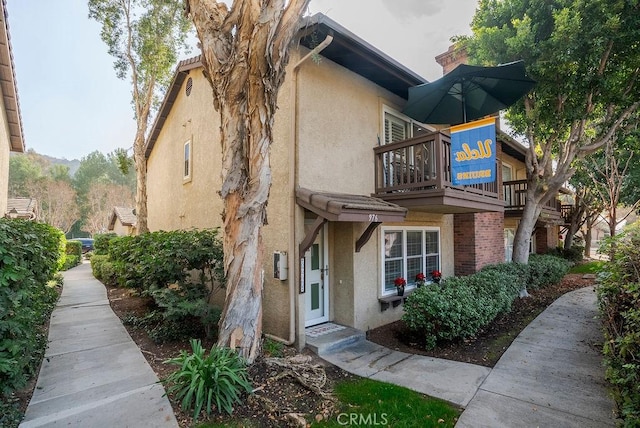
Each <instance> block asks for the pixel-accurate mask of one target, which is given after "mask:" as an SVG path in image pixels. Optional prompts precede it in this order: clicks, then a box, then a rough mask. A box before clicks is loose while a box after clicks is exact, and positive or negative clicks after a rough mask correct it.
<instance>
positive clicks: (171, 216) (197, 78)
mask: <svg viewBox="0 0 640 428" xmlns="http://www.w3.org/2000/svg"><path fill="white" fill-rule="evenodd" d="M189 77H191V78H193V87H192V90H191V94H190V95H189V96H186V94H185V91H184V85H185V84H186V81H187V79H185V82H184V83H183V88H182V89H181V90H180V93H179V95H178V97H177V98H176V101H175V103H174V106H173V108H172V110H171V113H170V114H169V117H168V118H167V121H166V122H165V125H164V127H163V128H162V132H161V133H160V135H159V137H158V140H157V142H156V144H155V146H154V148H153V151H152V152H151V155H150V156H149V159H148V161H147V168H148V179H147V183H148V184H147V191H148V211H149V216H148V223H149V229H150V230H174V229H188V228H191V227H195V228H205V227H215V226H219V225H220V222H221V220H220V213H221V212H222V201H221V200H220V197H219V196H218V194H217V191H218V189H220V182H221V180H220V167H221V165H222V161H221V154H220V145H219V138H218V137H217V135H218V133H219V123H220V121H219V116H218V115H216V114H215V112H214V109H213V106H212V102H213V98H212V93H211V87H210V86H209V83H208V82H207V80H206V79H205V78H204V76H203V74H202V69H194V70H191V71H190V73H189ZM189 140H191V150H192V173H191V177H192V179H191V181H186V182H185V181H184V180H183V159H184V155H183V150H184V143H185V142H186V141H189Z"/></svg>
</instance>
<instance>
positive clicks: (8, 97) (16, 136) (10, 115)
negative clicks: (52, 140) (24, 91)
mask: <svg viewBox="0 0 640 428" xmlns="http://www.w3.org/2000/svg"><path fill="white" fill-rule="evenodd" d="M0 5H1V6H2V14H1V16H0V18H1V19H2V20H3V21H4V22H3V23H2V25H0V86H1V88H2V101H3V103H4V109H5V114H6V118H7V126H8V128H9V146H10V149H11V151H13V152H20V153H22V152H24V149H25V147H24V137H23V128H22V116H21V114H20V102H19V100H18V89H17V86H16V74H15V66H14V63H13V54H12V50H11V37H10V36H9V20H8V18H7V17H8V15H7V5H6V0H2V2H1V3H0Z"/></svg>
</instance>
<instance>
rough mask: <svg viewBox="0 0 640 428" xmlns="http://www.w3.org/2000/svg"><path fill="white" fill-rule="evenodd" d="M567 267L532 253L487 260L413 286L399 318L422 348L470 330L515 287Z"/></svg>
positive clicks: (506, 303)
mask: <svg viewBox="0 0 640 428" xmlns="http://www.w3.org/2000/svg"><path fill="white" fill-rule="evenodd" d="M568 269H569V263H568V262H566V261H565V260H563V259H561V258H558V257H555V256H550V255H545V256H537V255H536V256H534V255H532V256H531V258H530V261H529V264H518V263H500V264H495V265H489V266H486V267H484V268H483V269H481V270H480V271H479V272H477V273H475V274H473V275H468V276H464V277H450V278H447V279H446V280H444V281H443V282H442V283H440V284H432V285H430V286H428V287H421V288H418V289H416V290H415V291H414V292H413V293H412V294H411V295H410V296H409V297H408V298H407V301H406V303H405V305H404V314H403V316H402V320H403V321H404V322H405V324H406V325H407V327H408V328H409V329H410V330H411V331H412V333H415V334H420V335H423V336H424V339H425V344H426V347H427V349H433V348H434V347H435V346H436V344H437V342H438V341H442V340H449V341H451V340H458V339H464V338H468V337H472V336H475V335H476V334H477V333H478V332H479V331H480V330H481V329H482V328H483V327H485V326H487V325H488V324H489V323H491V321H493V320H494V319H495V318H496V317H497V316H498V315H499V314H501V313H505V312H509V311H510V310H511V305H512V303H513V301H514V300H515V299H516V298H517V296H518V295H519V292H520V290H521V289H522V288H523V287H524V286H526V287H527V288H529V289H535V288H539V287H544V286H546V285H549V284H553V283H555V282H557V281H560V279H562V277H563V276H564V275H565V274H566V272H567V270H568Z"/></svg>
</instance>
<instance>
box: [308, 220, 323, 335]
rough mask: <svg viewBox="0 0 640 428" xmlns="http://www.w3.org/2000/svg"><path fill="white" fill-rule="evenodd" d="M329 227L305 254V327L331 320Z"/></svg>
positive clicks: (319, 235)
mask: <svg viewBox="0 0 640 428" xmlns="http://www.w3.org/2000/svg"><path fill="white" fill-rule="evenodd" d="M326 235H327V227H326V225H325V227H323V228H322V230H321V231H320V233H318V237H317V238H316V240H315V242H314V243H313V245H311V247H310V248H309V250H307V252H306V253H305V256H304V269H305V323H304V326H305V327H309V326H312V325H316V324H320V323H323V322H327V321H329V278H328V272H329V269H328V268H329V266H328V265H327V259H328V257H327V253H326V245H325V242H326Z"/></svg>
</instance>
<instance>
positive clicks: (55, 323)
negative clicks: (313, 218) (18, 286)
mask: <svg viewBox="0 0 640 428" xmlns="http://www.w3.org/2000/svg"><path fill="white" fill-rule="evenodd" d="M64 279H65V280H64V287H63V291H62V295H61V297H60V300H59V301H58V304H57V307H56V309H55V310H54V311H53V314H52V316H51V325H50V328H49V345H48V349H47V351H46V353H45V358H44V360H43V362H42V367H41V368H40V373H39V376H38V381H37V384H36V388H35V390H34V393H33V396H32V398H31V401H30V403H29V407H28V408H27V411H26V414H25V418H24V420H23V422H22V423H21V424H20V427H21V428H31V427H53V426H55V427H60V426H70V427H92V428H102V427H104V428H113V427H119V428H122V427H177V426H178V423H177V421H176V419H175V416H174V413H173V409H172V408H171V404H170V403H169V400H168V399H167V398H166V397H165V396H164V388H163V387H162V385H161V384H159V383H157V382H158V378H157V377H156V375H155V373H154V372H153V370H152V369H151V367H150V366H149V365H148V364H147V361H146V360H145V358H144V356H143V355H142V353H141V352H140V350H139V349H138V347H137V345H136V344H135V343H134V342H133V340H132V339H131V337H130V336H129V334H128V333H127V331H126V330H125V328H124V327H123V326H122V323H121V322H120V320H119V319H118V317H116V315H115V314H114V313H113V311H112V310H111V307H110V306H109V301H108V299H107V294H106V289H105V287H104V285H103V284H102V283H100V282H99V281H97V280H96V279H95V278H93V276H92V274H91V267H90V265H89V264H87V263H85V264H83V265H81V266H78V267H76V268H73V269H71V270H69V271H67V272H64Z"/></svg>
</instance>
